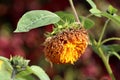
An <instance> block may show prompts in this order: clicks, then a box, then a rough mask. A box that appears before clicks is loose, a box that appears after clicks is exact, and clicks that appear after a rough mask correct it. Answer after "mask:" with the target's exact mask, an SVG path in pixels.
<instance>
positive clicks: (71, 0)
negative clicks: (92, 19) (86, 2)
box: [69, 0, 83, 27]
mask: <svg viewBox="0 0 120 80" xmlns="http://www.w3.org/2000/svg"><path fill="white" fill-rule="evenodd" d="M69 3H70V5H71V8H72V10H73V12H74V16H75V18H76V21H77V22H78V23H79V24H80V27H83V26H82V24H81V22H80V20H79V16H78V14H77V11H76V9H75V7H74V4H73V0H69Z"/></svg>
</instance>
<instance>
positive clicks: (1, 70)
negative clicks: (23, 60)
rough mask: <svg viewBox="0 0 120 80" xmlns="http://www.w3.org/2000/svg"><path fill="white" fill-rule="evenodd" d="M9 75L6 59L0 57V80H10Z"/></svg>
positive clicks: (10, 72)
mask: <svg viewBox="0 0 120 80" xmlns="http://www.w3.org/2000/svg"><path fill="white" fill-rule="evenodd" d="M11 74H12V70H11V66H10V64H9V62H8V59H7V58H5V57H0V78H2V80H10V78H11Z"/></svg>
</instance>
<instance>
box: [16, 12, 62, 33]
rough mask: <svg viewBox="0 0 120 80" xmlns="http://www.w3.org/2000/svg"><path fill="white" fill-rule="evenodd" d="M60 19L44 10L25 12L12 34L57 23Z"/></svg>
mask: <svg viewBox="0 0 120 80" xmlns="http://www.w3.org/2000/svg"><path fill="white" fill-rule="evenodd" d="M59 20H60V17H59V16H57V15H56V14H54V13H52V12H50V11H46V10H32V11H28V12H26V13H25V14H24V15H23V16H22V17H21V18H20V20H19V21H18V24H17V29H16V30H15V31H14V32H28V31H30V30H31V29H34V28H38V27H42V26H46V25H49V24H54V23H57V22H58V21H59Z"/></svg>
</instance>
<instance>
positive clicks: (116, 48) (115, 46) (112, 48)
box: [102, 44, 120, 52]
mask: <svg viewBox="0 0 120 80" xmlns="http://www.w3.org/2000/svg"><path fill="white" fill-rule="evenodd" d="M102 49H103V50H104V51H106V52H108V51H115V52H119V51H120V45H119V44H112V45H103V46H102Z"/></svg>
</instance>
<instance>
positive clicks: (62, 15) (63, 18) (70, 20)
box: [56, 11, 75, 25]
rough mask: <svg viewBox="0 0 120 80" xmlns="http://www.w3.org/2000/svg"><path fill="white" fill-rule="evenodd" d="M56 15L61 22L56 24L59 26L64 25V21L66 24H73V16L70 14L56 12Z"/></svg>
mask: <svg viewBox="0 0 120 80" xmlns="http://www.w3.org/2000/svg"><path fill="white" fill-rule="evenodd" d="M56 14H57V15H58V16H59V17H60V18H61V20H60V21H59V22H58V24H60V25H62V24H64V23H65V22H66V21H67V22H68V23H73V22H75V18H74V15H73V14H71V13H68V12H63V11H58V12H56Z"/></svg>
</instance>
